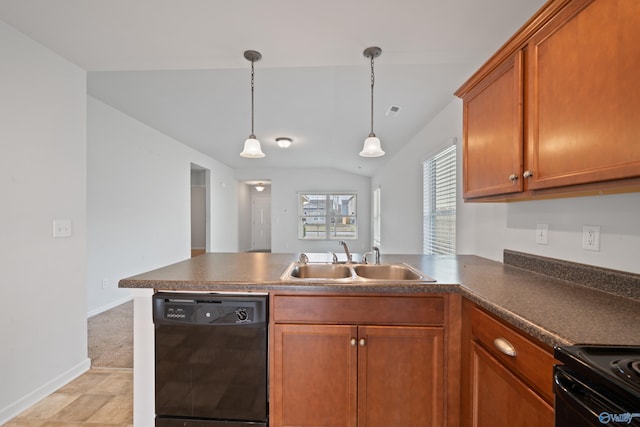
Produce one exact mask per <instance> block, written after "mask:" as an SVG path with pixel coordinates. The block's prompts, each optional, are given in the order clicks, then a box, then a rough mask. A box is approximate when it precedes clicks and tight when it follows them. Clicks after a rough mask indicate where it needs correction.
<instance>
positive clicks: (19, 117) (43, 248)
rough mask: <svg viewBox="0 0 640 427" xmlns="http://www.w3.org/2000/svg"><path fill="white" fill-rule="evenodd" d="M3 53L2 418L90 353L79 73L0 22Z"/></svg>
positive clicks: (84, 365) (62, 379) (83, 363)
mask: <svg viewBox="0 0 640 427" xmlns="http://www.w3.org/2000/svg"><path fill="white" fill-rule="evenodd" d="M0 52H2V54H0V94H1V95H0V147H1V150H0V194H2V208H1V209H0V224H1V226H0V229H1V230H2V231H1V237H0V253H1V254H2V256H0V275H1V276H0V277H1V280H0V287H1V293H2V310H0V337H2V346H1V348H2V350H1V351H0V384H2V385H1V386H0V424H2V423H4V422H5V421H6V420H8V419H9V418H11V417H12V416H14V415H16V414H17V413H19V412H21V411H22V410H23V409H25V408H26V407H28V406H30V405H31V404H33V403H34V402H36V401H38V400H39V399H41V398H42V397H44V396H45V395H47V394H48V393H50V392H52V391H54V390H55V389H57V388H58V387H60V386H61V385H63V384H64V383H66V382H67V381H69V380H71V379H72V378H74V377H75V376H77V375H79V374H80V373H82V372H83V371H85V370H86V369H88V367H89V359H88V358H87V317H86V316H87V303H86V290H85V272H86V271H85V264H86V255H85V248H86V220H85V218H86V208H85V206H86V73H85V72H84V71H83V70H81V69H80V68H78V67H76V66H75V65H73V64H71V63H69V62H67V61H66V60H64V59H62V58H61V57H59V56H57V55H55V54H54V53H52V52H51V51H49V50H47V49H45V48H43V47H42V46H41V45H39V44H36V43H35V42H33V41H32V40H30V39H28V38H27V37H26V36H24V35H23V34H21V33H19V32H17V31H15V30H14V29H13V28H11V27H9V26H8V25H6V24H5V23H3V22H2V21H0ZM54 219H65V220H71V222H72V236H71V237H67V238H57V239H54V238H53V234H52V233H53V220H54Z"/></svg>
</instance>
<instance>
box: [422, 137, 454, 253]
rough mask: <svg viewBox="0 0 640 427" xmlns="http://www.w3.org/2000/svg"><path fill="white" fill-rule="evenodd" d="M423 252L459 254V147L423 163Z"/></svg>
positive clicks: (448, 149) (452, 147)
mask: <svg viewBox="0 0 640 427" xmlns="http://www.w3.org/2000/svg"><path fill="white" fill-rule="evenodd" d="M422 174H423V182H422V184H423V199H422V203H423V226H422V231H423V233H422V253H424V254H429V255H447V254H451V255H453V254H455V253H456V146H455V145H453V146H451V147H449V148H447V149H446V150H443V151H441V152H440V153H438V154H436V155H435V156H433V157H432V158H430V159H427V160H425V161H424V162H423V163H422Z"/></svg>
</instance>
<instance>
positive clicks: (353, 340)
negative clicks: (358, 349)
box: [351, 338, 358, 347]
mask: <svg viewBox="0 0 640 427" xmlns="http://www.w3.org/2000/svg"><path fill="white" fill-rule="evenodd" d="M357 343H358V340H356V339H355V338H351V347H355V346H356V344H357Z"/></svg>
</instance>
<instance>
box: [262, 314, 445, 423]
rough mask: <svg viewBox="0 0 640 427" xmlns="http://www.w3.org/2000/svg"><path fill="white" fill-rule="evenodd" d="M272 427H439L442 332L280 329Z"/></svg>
mask: <svg viewBox="0 0 640 427" xmlns="http://www.w3.org/2000/svg"><path fill="white" fill-rule="evenodd" d="M274 332H275V336H274V348H275V358H276V359H275V364H274V370H275V372H274V375H273V378H274V384H273V398H274V399H275V402H274V405H273V408H274V411H275V412H276V413H275V414H274V422H275V426H283V427H284V426H288V427H293V426H297V427H301V426H326V427H333V426H335V427H355V426H356V425H357V426H358V427H389V426H425V427H428V426H434V427H435V426H441V425H443V418H444V414H443V410H444V408H443V402H444V377H443V376H444V369H443V351H444V328H442V327H415V326H367V325H361V326H356V325H296V324H279V325H276V326H275V328H274Z"/></svg>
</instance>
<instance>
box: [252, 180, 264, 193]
mask: <svg viewBox="0 0 640 427" xmlns="http://www.w3.org/2000/svg"><path fill="white" fill-rule="evenodd" d="M253 188H255V189H256V191H258V192H259V191H264V185H262V183H261V182H259V183H258V185H256V186H255V187H253Z"/></svg>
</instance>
